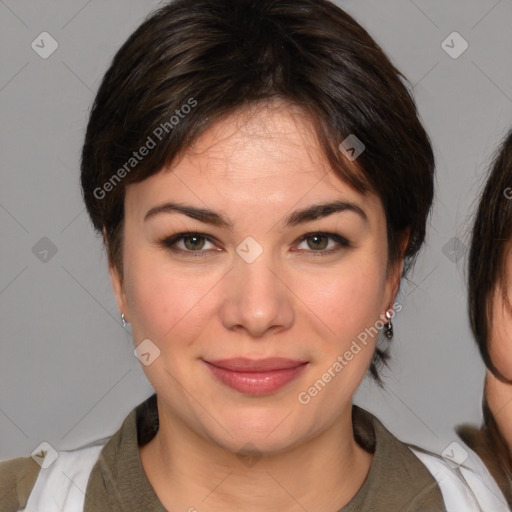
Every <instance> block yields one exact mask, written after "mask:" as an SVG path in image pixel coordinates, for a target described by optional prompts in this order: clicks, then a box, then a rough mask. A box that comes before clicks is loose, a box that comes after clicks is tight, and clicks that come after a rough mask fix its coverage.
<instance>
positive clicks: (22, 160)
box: [0, 0, 512, 459]
mask: <svg viewBox="0 0 512 512" xmlns="http://www.w3.org/2000/svg"><path fill="white" fill-rule="evenodd" d="M338 4H339V5H340V6H341V7H343V8H345V9H346V10H347V11H348V12H349V13H350V14H352V15H354V16H355V17H356V19H357V20H358V21H359V22H360V23H361V24H362V25H363V26H365V27H366V28H367V29H368V30H369V32H370V33H371V34H372V35H373V36H374V38H375V39H376V40H377V41H378V42H379V43H380V44H381V45H382V47H383V48H384V50H385V51H387V52H388V54H389V55H390V57H391V58H392V60H393V61H394V63H395V64H396V65H397V66H398V68H399V69H401V70H402V71H403V72H404V74H405V75H406V76H407V77H408V78H409V80H410V82H411V84H412V85H413V86H414V93H415V97H416V99H417V103H418V106H419V110H420V113H421V116H422V119H423V121H424V123H425V126H426V128H427V130H428V131H429V133H430V135H431V138H432V141H433V145H434V148H435V152H436V158H437V184H438V187H437V198H436V202H435V208H434V212H433V215H432V217H431V223H430V227H429V232H428V240H427V244H426V247H425V250H424V252H423V254H422V257H421V258H420V259H419V261H418V264H417V266H416V268H415V271H414V273H413V274H412V275H411V276H410V281H409V282H406V281H404V282H403V285H402V290H401V294H400V296H399V300H400V302H403V303H404V304H405V306H404V309H403V310H402V312H400V313H399V314H398V315H397V317H396V320H395V333H396V334H395V338H394V340H393V342H392V346H393V352H392V353H393V360H392V363H391V370H390V371H387V372H386V375H387V376H386V378H385V384H386V389H385V390H383V391H382V390H379V389H378V388H377V387H376V386H375V385H374V384H372V383H371V382H368V381H366V382H365V383H364V384H363V386H362V387H361V389H360V390H359V391H358V393H357V395H356V401H357V403H359V404H361V405H363V406H365V407H367V408H368V409H369V410H371V411H372V412H374V413H376V414H377V415H378V416H379V417H380V418H381V420H382V421H383V422H384V423H385V424H386V425H387V426H388V428H389V429H390V430H392V431H393V432H394V433H396V434H397V435H399V436H400V437H401V438H402V439H404V440H406V441H413V442H416V443H419V444H422V445H424V446H427V447H429V448H432V449H435V450H438V451H442V450H443V449H444V448H445V447H446V446H447V445H448V444H449V443H451V442H452V441H453V440H455V439H456V436H455V434H454V432H453V426H454V425H456V424H459V423H461V422H465V421H469V422H473V423H477V424H478V423H480V421H481V412H480V402H481V394H482V381H483V376H484V369H483V365H482V363H481V361H480V358H479V356H478V353H477V350H476V348H475V346H474V343H473V341H472V338H471V335H470V331H469V328H468V321H467V315H466V291H465V284H464V267H465V261H466V254H465V246H467V241H468V240H467V235H468V233H469V227H470V220H471V214H472V212H473V210H474V206H475V205H474V202H475V198H477V196H478V193H479V191H480V189H481V186H482V183H483V177H484V175H485V172H486V168H487V166H488V164H489V161H490V157H491V155H492V153H493V150H494V148H495V147H496V144H497V142H498V141H499V140H500V139H501V138H502V137H503V135H504V134H505V132H506V130H507V128H508V126H509V125H512V60H511V58H510V55H511V49H512V30H511V27H512V3H511V2H510V1H509V0H501V1H497V0H450V1H446V0H415V2H414V3H413V1H409V0H347V1H339V2H338ZM155 6H157V2H151V1H140V0H139V1H134V0H130V1H127V0H123V1H120V0H116V1H114V0H107V1H99V0H92V1H89V2H88V1H87V0H73V1H69V0H68V1H63V0H61V1H36V0H33V1H28V0H20V1H15V0H0V38H1V45H0V48H1V50H0V51H1V75H0V109H1V116H2V123H1V137H0V161H1V187H0V226H1V235H2V236H1V243H0V261H1V265H0V339H1V355H0V459H8V458H11V457H17V456H27V455H29V454H30V452H31V451H32V450H34V449H35V448H36V447H37V446H38V445H39V443H40V442H42V441H47V442H49V443H50V444H52V445H53V446H54V447H56V448H57V449H66V448H72V447H74V446H78V445H80V444H83V443H86V442H88V441H90V440H93V439H95V438H98V437H103V436H106V435H111V434H112V433H114V432H115V431H116V430H117V429H118V428H119V426H120V424H121V422H122V420H123V419H124V417H125V416H126V414H128V412H129V411H130V410H131V409H132V408H133V407H134V406H135V405H136V404H138V403H139V402H141V401H142V400H144V398H146V397H147V396H149V395H150V394H151V393H152V388H151V386H150V385H149V383H148V382H147V380H146V378H145V376H144V374H143V372H142V370H141V368H140V363H139V361H138V360H137V359H136V358H135V356H134V355H133V347H132V341H131V338H130V336H129V334H128V333H127V332H126V331H125V330H124V329H123V328H122V326H121V324H120V319H119V315H118V311H117V308H116V305H115V302H114V298H113V294H112V292H111V289H110V282H109V280H108V275H107V262H106V258H105V255H104V252H103V249H102V245H101V241H100V239H99V238H97V237H96V236H95V235H94V233H93V230H92V228H91V226H90V224H89V221H88V218H87V215H86V212H85V211H84V206H83V204H82V200H81V195H80V189H79V179H78V178H79V154H80V149H81V144H82V141H83V134H84V128H85V124H86V120H87V115H88V112H89V108H90V105H91V103H92V101H93V98H94V92H95V91H96V89H97V87H98V85H99V82H100V79H101V77H102V75H103V73H104V72H105V70H106V68H107V65H108V64H109V62H110V60H111V58H112V56H113V54H114V52H115V51H116V50H117V49H118V47H119V46H120V45H121V44H122V42H124V40H125V39H126V37H127V36H128V35H129V34H130V33H131V32H132V31H133V30H134V29H135V28H136V27H137V25H138V24H139V23H140V22H141V20H142V18H143V17H144V16H145V15H146V14H148V13H149V12H150V11H151V10H152V9H153V7H155ZM43 31H46V32H49V33H50V34H51V36H52V37H53V38H54V39H55V40H56V41H57V42H58V45H59V46H58V49H57V50H56V51H55V52H54V53H53V54H52V55H51V56H50V57H49V58H47V59H43V58H41V57H40V56H39V55H38V54H37V53H36V52H35V51H34V50H33V49H32V48H31V43H32V41H33V40H35V39H36V37H37V36H38V35H39V34H40V33H41V32H43ZM453 31H457V32H459V33H460V34H461V35H462V37H463V38H464V39H465V40H466V41H467V42H468V44H469V47H468V49H467V50H466V51H465V52H464V53H463V54H462V55H461V56H459V57H458V58H456V59H453V58H451V57H450V56H449V55H448V54H447V53H446V52H445V51H444V50H443V48H442V46H441V43H442V41H443V40H445V39H446V37H447V36H448V35H449V34H451V33H452V32H453ZM449 44H451V43H449ZM454 45H455V49H457V48H460V46H457V45H458V43H454ZM43 237H47V238H48V239H49V240H50V241H51V243H52V244H53V245H54V246H55V248H54V250H55V249H56V251H57V252H56V253H55V254H52V252H51V250H50V252H48V253H47V254H46V255H45V253H44V252H42V250H44V249H45V248H46V249H48V248H50V249H51V247H52V246H50V245H49V243H48V241H46V240H43V241H42V242H40V239H41V238H43ZM454 238H455V239H457V240H456V241H455V242H454V240H453V239H454ZM38 242H39V245H36V244H38ZM447 244H448V245H447ZM450 244H451V246H452V247H455V251H452V252H451V253H450V252H448V250H447V248H449V247H450ZM453 244H455V246H454V245H453ZM34 246H36V248H35V249H33V248H34ZM443 248H444V250H443ZM45 258H46V261H44V259H45ZM41 259H43V261H41ZM455 260H456V261H455Z"/></svg>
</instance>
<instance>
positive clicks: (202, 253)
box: [159, 231, 352, 258]
mask: <svg viewBox="0 0 512 512" xmlns="http://www.w3.org/2000/svg"><path fill="white" fill-rule="evenodd" d="M314 235H321V236H325V237H327V238H328V239H330V240H333V241H335V242H337V243H338V244H339V245H340V247H338V248H335V249H329V250H322V251H313V250H306V252H309V253H311V254H312V255H313V257H322V256H329V255H331V254H334V253H336V252H339V251H341V250H342V249H348V248H350V247H352V245H351V243H350V242H349V241H348V240H347V239H346V238H345V237H343V236H341V235H338V234H337V233H326V232H322V231H313V232H311V233H306V234H305V235H303V236H302V237H301V238H300V239H299V240H298V243H299V244H301V243H302V242H304V241H305V240H307V239H308V238H309V237H311V236H314ZM188 237H198V238H204V239H206V240H207V241H208V242H211V243H215V240H214V238H212V237H210V236H209V235H205V234H203V233H196V232H187V233H177V234H176V235H172V236H170V237H167V238H164V239H162V240H160V241H159V244H160V245H161V246H162V247H165V248H166V249H169V250H170V251H172V252H174V253H180V254H185V255H187V256H188V255H190V256H191V257H193V258H202V257H206V256H207V254H206V253H207V252H208V250H203V249H199V250H197V251H191V250H185V249H180V248H178V247H175V245H176V244H177V243H178V242H180V241H181V240H183V239H184V238H188ZM301 250H302V249H301Z"/></svg>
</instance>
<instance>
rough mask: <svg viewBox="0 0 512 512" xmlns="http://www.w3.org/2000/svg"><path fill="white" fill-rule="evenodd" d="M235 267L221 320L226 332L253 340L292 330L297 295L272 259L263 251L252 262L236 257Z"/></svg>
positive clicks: (226, 282) (229, 277)
mask: <svg viewBox="0 0 512 512" xmlns="http://www.w3.org/2000/svg"><path fill="white" fill-rule="evenodd" d="M233 266H234V267H233V268H232V270H231V271H230V272H229V273H228V274H227V276H226V279H225V280H224V283H223V284H224V294H223V296H224V299H223V302H222V305H221V319H222V323H223V325H224V326H225V327H226V329H228V330H232V331H239V332H241V333H245V334H246V335H248V336H250V337H252V338H262V337H265V335H266V334H267V333H273V334H275V333H276V332H279V331H283V330H286V329H289V328H290V327H291V326H292V325H293V321H294V317H295V311H294V304H293V298H294V295H293V293H292V291H291V289H290V285H289V284H288V283H285V282H284V279H283V276H282V274H283V273H282V272H279V265H278V264H276V263H275V261H273V258H271V257H270V255H267V253H266V252H265V251H263V253H262V254H261V255H260V256H258V258H256V260H254V261H252V262H251V263H249V262H248V261H246V260H244V259H243V258H242V257H239V256H238V255H237V256H236V258H235V261H234V263H233ZM280 273H281V275H279V274H280Z"/></svg>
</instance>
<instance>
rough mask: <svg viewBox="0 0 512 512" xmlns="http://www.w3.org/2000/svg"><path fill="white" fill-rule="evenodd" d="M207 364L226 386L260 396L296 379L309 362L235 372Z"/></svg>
mask: <svg viewBox="0 0 512 512" xmlns="http://www.w3.org/2000/svg"><path fill="white" fill-rule="evenodd" d="M205 363H206V361H205ZM206 365H207V366H208V368H209V369H210V371H211V372H212V373H213V374H214V375H215V377H217V379H219V380H220V381H221V382H222V383H223V384H225V385H226V386H229V387H230V388H232V389H235V390H236V391H239V392H240V393H245V394H248V395H254V396H260V395H268V394H270V393H273V392H274V391H277V390H279V389H281V388H283V387H284V386H286V384H288V383H290V382H291V381H293V380H295V379H296V378H297V377H298V376H299V375H300V374H301V373H302V372H303V371H304V369H305V368H306V366H307V365H308V363H304V364H301V365H300V366H295V367H294V368H286V369H282V370H273V371H267V372H235V371H232V370H226V368H220V367H218V366H213V365H212V364H210V363H206Z"/></svg>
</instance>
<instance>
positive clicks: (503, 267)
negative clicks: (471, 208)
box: [468, 131, 512, 382]
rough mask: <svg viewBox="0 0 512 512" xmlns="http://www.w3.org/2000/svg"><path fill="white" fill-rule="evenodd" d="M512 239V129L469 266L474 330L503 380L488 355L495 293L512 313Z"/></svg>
mask: <svg viewBox="0 0 512 512" xmlns="http://www.w3.org/2000/svg"><path fill="white" fill-rule="evenodd" d="M511 241H512V131H510V132H509V134H508V135H507V137H506V138H505V140H504V141H503V143H502V144H501V146H500V149H499V150H498V152H497V153H496V155H495V157H494V161H493V164H492V166H491V171H490V174H489V176H488V177H487V181H486V183H485V187H484V190H483V192H482V195H481V197H480V202H479V205H478V210H477V214H476V218H475V223H474V226H473V232H472V239H471V248H470V251H469V265H468V296H469V297H468V298H469V301H468V302H469V317H470V321H471V329H472V331H473V335H474V337H475V340H476V342H477V344H478V348H479V350H480V354H481V355H482V358H483V360H484V362H485V365H486V366H487V368H488V369H489V370H490V371H491V372H492V373H493V374H494V375H495V376H496V378H498V379H500V380H501V381H504V382H510V381H508V380H507V379H506V378H505V377H504V376H503V375H502V374H501V372H500V371H499V370H498V369H497V368H496V365H495V364H494V362H493V361H492V358H491V356H490V354H489V341H490V333H491V328H492V325H491V319H492V309H493V295H494V293H495V291H496V290H497V291H498V292H499V293H501V295H502V297H503V300H504V304H505V307H506V308H507V311H508V312H509V314H510V315H512V305H511V302H510V296H509V294H508V290H507V283H508V282H509V279H510V278H511V277H512V276H510V275H508V274H509V273H508V272H507V257H508V256H509V253H510V244H511Z"/></svg>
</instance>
